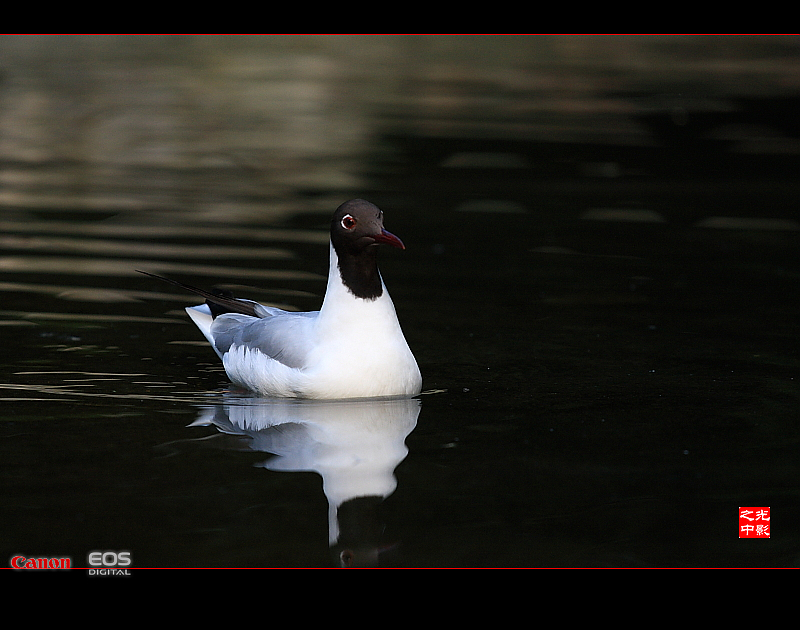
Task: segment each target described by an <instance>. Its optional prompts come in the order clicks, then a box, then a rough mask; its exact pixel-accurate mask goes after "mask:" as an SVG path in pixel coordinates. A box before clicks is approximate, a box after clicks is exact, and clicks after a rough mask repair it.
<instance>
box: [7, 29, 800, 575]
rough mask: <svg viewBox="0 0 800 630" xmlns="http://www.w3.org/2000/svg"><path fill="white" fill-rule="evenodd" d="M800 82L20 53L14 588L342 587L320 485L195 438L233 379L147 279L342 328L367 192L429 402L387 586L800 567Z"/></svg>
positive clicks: (755, 57)
mask: <svg viewBox="0 0 800 630" xmlns="http://www.w3.org/2000/svg"><path fill="white" fill-rule="evenodd" d="M798 54H800V46H799V42H798V38H797V36H794V35H787V36H570V35H559V36H500V35H498V36H427V35H416V36H356V35H350V36H246V37H245V36H240V37H236V36H74V37H72V36H69V37H68V36H3V37H2V38H0V291H2V295H1V296H0V297H1V298H2V307H0V344H2V347H3V349H4V351H3V353H2V357H1V358H0V366H1V370H2V371H1V372H0V374H2V377H0V381H2V383H1V384H0V385H2V389H1V390H0V395H2V405H1V406H0V409H2V411H0V449H2V456H1V457H0V462H1V463H0V475H1V476H0V502H1V503H2V505H3V509H2V512H1V513H0V540H1V541H2V549H0V561H2V562H6V561H5V560H2V554H5V556H6V557H8V558H10V557H11V556H12V555H18V554H22V555H26V556H28V557H38V556H48V557H49V556H64V555H68V556H70V557H71V558H72V559H73V566H85V563H84V561H85V558H86V554H87V553H88V552H89V551H92V550H96V549H113V550H121V549H127V550H130V551H131V552H132V557H133V559H134V563H133V566H134V567H139V568H141V567H159V566H162V567H182V566H185V567H206V566H207V567H246V566H257V567H287V566H292V567H318V566H334V565H335V562H334V561H333V560H332V558H331V554H330V552H329V550H328V544H327V543H328V539H327V536H328V519H327V501H326V496H325V494H324V493H323V488H322V484H321V482H320V477H319V476H318V475H317V474H315V473H313V472H295V473H286V472H273V471H268V470H264V469H262V468H258V467H254V466H253V465H252V464H256V463H258V462H261V461H264V459H266V458H267V455H266V454H265V453H264V452H258V453H254V452H253V451H251V450H248V447H247V445H246V444H243V443H241V442H238V441H234V442H233V443H229V441H228V440H226V439H221V438H224V436H223V435H222V434H221V433H220V432H219V431H217V430H216V429H214V428H213V427H197V426H195V427H189V426H187V425H189V424H190V423H192V422H193V421H194V420H195V419H196V418H197V417H198V414H200V413H201V410H202V409H207V408H212V409H213V408H221V407H222V406H223V405H224V402H225V398H224V392H225V391H226V390H227V379H226V378H225V374H224V372H223V371H222V369H221V366H220V365H219V364H218V362H217V361H216V358H215V356H214V355H213V353H212V352H211V351H210V349H209V348H208V347H207V346H206V345H205V344H204V342H202V338H201V337H200V335H199V333H198V332H197V331H196V329H195V328H194V327H193V325H192V324H191V323H190V322H189V321H188V318H186V317H185V315H184V314H183V311H182V308H181V307H182V306H185V305H189V304H192V303H193V299H192V298H191V297H187V296H185V295H183V294H181V293H180V292H178V291H177V290H176V291H172V290H171V288H169V287H167V286H166V285H159V286H154V284H158V283H154V282H153V281H151V280H149V279H147V278H145V277H142V276H139V275H138V274H136V273H135V271H134V270H135V269H137V268H139V269H147V270H149V271H151V272H154V273H162V274H166V275H171V276H173V277H176V278H177V279H180V280H183V281H185V282H190V283H192V284H198V285H202V286H212V285H222V286H228V287H229V288H233V289H234V290H235V291H236V292H237V293H240V294H242V295H245V296H247V297H252V298H256V299H259V300H262V301H265V302H269V303H272V304H279V305H282V306H284V307H286V308H292V309H300V310H309V309H316V308H318V307H319V304H320V297H321V294H322V292H324V287H325V284H324V278H325V274H326V273H327V234H326V224H327V222H328V220H329V216H330V213H331V212H332V211H333V209H335V207H336V206H338V205H339V204H340V203H341V202H342V201H344V200H346V199H348V198H352V197H364V198H367V199H369V200H371V201H373V202H375V203H377V204H378V205H379V206H381V207H382V209H383V210H384V211H385V214H386V224H387V227H388V229H390V230H391V231H392V232H394V233H396V234H398V235H399V236H401V238H402V239H403V240H404V242H405V243H406V246H407V250H406V251H404V252H388V251H387V252H384V253H383V258H382V261H381V269H382V272H383V275H384V278H385V280H386V283H387V286H388V287H389V290H390V292H391V294H392V297H393V299H394V301H395V305H396V307H397V311H398V314H399V317H400V321H401V323H402V325H403V328H404V331H405V334H406V337H407V339H408V341H409V343H410V345H411V347H412V349H413V350H414V352H415V355H416V357H417V359H418V362H419V363H420V367H421V369H422V372H423V377H424V389H425V392H424V393H423V395H422V396H421V397H420V398H421V412H420V415H419V418H418V420H417V423H416V426H415V428H414V430H413V431H412V432H411V433H410V435H408V437H407V438H406V440H405V443H406V445H407V447H408V455H407V457H405V459H404V460H403V461H402V463H401V464H400V465H399V466H398V467H397V469H396V471H395V474H396V477H397V489H396V490H395V491H394V492H393V493H392V494H391V495H390V496H388V498H386V499H385V500H384V501H382V502H379V505H377V507H375V506H373V507H375V510H377V514H378V515H379V519H378V521H379V523H380V524H381V527H379V528H378V530H379V531H380V538H381V539H382V540H381V543H380V544H382V545H383V544H393V546H392V550H393V553H392V554H386V556H385V558H386V559H385V560H383V561H382V564H390V565H399V566H406V567H544V566H558V567H601V566H614V567H616V566H622V567H796V566H797V564H798V559H799V558H800V555H799V554H798V542H799V541H800V523H798V512H799V511H800V510H799V509H798V498H799V497H798V482H797V480H798V467H797V462H798V456H799V455H800V451H799V444H798V413H797V411H798V398H799V397H798V383H797V378H798V367H799V366H800V360H799V359H798V336H799V331H798V306H799V304H798V295H800V293H799V292H798V289H800V275H798V272H800V265H799V264H798V263H799V262H800V259H798V235H800V216H798V188H799V186H798V184H799V183H800V182H798V176H797V173H798V157H799V156H800V142H799V141H798V128H797V127H798V125H797V112H798V95H800V73H798ZM234 447H235V448H234ZM740 506H769V507H771V509H772V516H773V517H774V523H771V525H772V524H774V530H772V534H771V537H770V539H768V540H740V539H739V538H738V534H737V531H738V520H737V514H738V508H739V507H740Z"/></svg>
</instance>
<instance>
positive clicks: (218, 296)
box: [135, 269, 258, 318]
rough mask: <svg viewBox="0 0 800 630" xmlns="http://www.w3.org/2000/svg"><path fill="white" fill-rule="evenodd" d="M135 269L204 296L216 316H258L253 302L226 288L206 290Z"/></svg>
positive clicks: (212, 313) (212, 314) (213, 315)
mask: <svg viewBox="0 0 800 630" xmlns="http://www.w3.org/2000/svg"><path fill="white" fill-rule="evenodd" d="M135 271H138V272H139V273H141V274H144V275H145V276H150V277H151V278H156V279H157V280H162V281H164V282H169V283H170V284H174V285H175V286H177V287H180V288H181V289H184V290H186V291H190V292H192V293H196V294H197V295H199V296H201V297H204V298H205V299H206V304H207V305H208V308H209V309H210V310H211V316H212V317H214V318H216V317H218V316H219V315H224V314H225V313H240V314H241V315H250V316H251V317H258V315H257V314H256V310H255V307H254V306H253V304H252V303H250V302H247V301H245V300H239V299H237V298H235V297H234V296H233V293H231V292H230V291H226V290H224V289H212V290H211V291H206V290H205V289H199V288H197V287H193V286H192V285H190V284H184V283H183V282H178V281H177V280H173V279H172V278H165V277H164V276H159V275H156V274H154V273H150V272H148V271H142V270H141V269H135Z"/></svg>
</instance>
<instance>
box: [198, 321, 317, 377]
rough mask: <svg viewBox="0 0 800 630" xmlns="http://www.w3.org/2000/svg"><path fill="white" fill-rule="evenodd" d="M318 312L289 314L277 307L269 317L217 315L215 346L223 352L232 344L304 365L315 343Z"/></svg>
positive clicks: (213, 326) (286, 363)
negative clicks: (314, 328)
mask: <svg viewBox="0 0 800 630" xmlns="http://www.w3.org/2000/svg"><path fill="white" fill-rule="evenodd" d="M317 315H318V313H317V312H311V313H290V312H288V311H281V310H278V309H274V310H273V313H272V314H271V315H269V316H268V317H264V318H262V319H256V318H253V317H249V316H247V315H240V314H238V313H226V314H225V315H220V316H218V317H217V318H216V319H215V320H214V323H213V324H212V326H211V334H212V335H213V337H214V346H215V347H216V349H217V351H218V352H219V353H220V355H223V354H225V353H226V352H228V350H230V348H231V346H243V347H246V348H249V349H251V350H258V351H260V352H262V353H263V354H265V355H267V356H268V357H271V358H273V359H275V360H276V361H279V362H280V363H283V364H284V365H286V366H288V367H292V368H303V367H305V365H306V359H307V357H308V354H309V352H310V351H311V347H312V344H313V324H314V322H315V320H316V316H317Z"/></svg>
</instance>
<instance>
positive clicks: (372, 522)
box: [192, 397, 420, 567]
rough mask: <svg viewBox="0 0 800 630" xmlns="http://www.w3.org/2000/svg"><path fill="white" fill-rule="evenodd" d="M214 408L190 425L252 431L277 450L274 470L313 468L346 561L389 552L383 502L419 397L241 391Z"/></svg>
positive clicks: (254, 443) (260, 444)
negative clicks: (328, 397)
mask: <svg viewBox="0 0 800 630" xmlns="http://www.w3.org/2000/svg"><path fill="white" fill-rule="evenodd" d="M229 402H230V404H226V405H223V406H218V407H211V408H208V409H207V410H206V411H205V412H204V413H203V414H202V415H201V416H200V417H199V418H198V419H197V420H196V421H195V422H194V423H192V426H203V425H211V424H213V425H215V426H216V427H217V428H218V429H219V430H220V431H222V432H224V433H229V434H234V435H242V436H247V437H249V438H250V440H249V447H250V448H251V449H252V450H254V451H263V452H266V453H271V454H273V455H274V457H272V458H270V459H268V460H267V461H266V462H264V463H263V464H262V465H263V466H264V468H267V469H268V470H273V471H283V472H301V471H314V472H316V473H318V474H319V475H320V476H321V477H322V488H323V491H324V493H325V496H326V498H327V500H328V543H329V546H330V547H331V550H332V551H333V552H334V554H335V555H336V558H337V561H338V562H339V563H340V565H341V566H345V567H349V566H373V565H376V564H378V563H379V562H381V561H382V560H384V558H385V557H386V553H385V552H387V551H390V550H391V549H392V547H391V546H389V547H382V542H381V538H382V534H383V524H382V522H381V520H380V518H379V507H380V505H381V503H382V502H383V500H384V499H385V498H386V497H388V496H389V495H391V494H392V492H394V490H395V488H396V486H397V480H396V479H395V476H394V470H395V468H397V466H398V465H399V464H400V462H401V461H403V459H405V457H406V455H407V454H408V449H407V447H406V445H405V440H406V438H407V436H408V435H409V434H410V433H411V431H413V430H414V427H415V426H416V422H417V417H418V416H419V412H420V401H419V400H418V399H416V398H390V399H369V400H350V401H313V400H287V399H259V398H249V397H245V398H235V397H231V398H230V399H229Z"/></svg>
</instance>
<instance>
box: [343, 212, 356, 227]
mask: <svg viewBox="0 0 800 630" xmlns="http://www.w3.org/2000/svg"><path fill="white" fill-rule="evenodd" d="M356 223H358V221H356V220H355V218H354V217H352V216H351V215H349V214H346V215H344V216H343V217H342V227H343V228H344V229H345V230H352V229H353V228H354V227H355V226H356Z"/></svg>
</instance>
